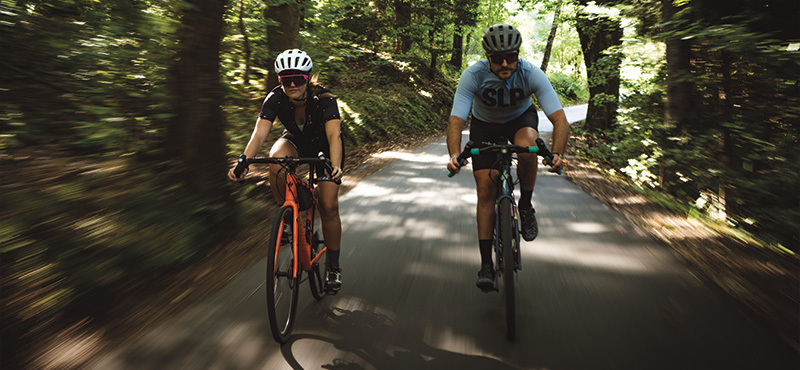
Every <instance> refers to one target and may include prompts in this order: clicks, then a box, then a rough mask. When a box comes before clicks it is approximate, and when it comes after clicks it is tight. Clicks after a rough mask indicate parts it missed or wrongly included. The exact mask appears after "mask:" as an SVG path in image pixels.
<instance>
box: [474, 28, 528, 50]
mask: <svg viewBox="0 0 800 370" xmlns="http://www.w3.org/2000/svg"><path fill="white" fill-rule="evenodd" d="M520 45H522V35H521V34H520V33H519V31H518V30H517V29H516V28H515V27H514V26H512V25H510V24H506V23H501V24H495V25H494V26H491V27H489V28H488V29H486V32H485V33H484V34H483V50H486V52H487V53H502V52H508V51H512V50H517V49H519V46H520Z"/></svg>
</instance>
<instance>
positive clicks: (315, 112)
mask: <svg viewBox="0 0 800 370" xmlns="http://www.w3.org/2000/svg"><path fill="white" fill-rule="evenodd" d="M312 91H314V93H311V92H312ZM309 92H310V93H311V94H310V98H309V99H308V101H307V102H306V114H305V116H306V122H305V123H304V124H303V125H302V129H301V128H300V127H301V125H298V123H297V122H295V120H294V117H295V114H294V113H295V106H294V104H292V102H291V101H290V100H289V97H288V96H286V94H285V93H284V92H283V89H282V88H281V86H277V87H275V88H274V89H273V90H272V92H270V93H269V95H267V98H266V99H264V103H263V104H262V105H261V114H260V115H259V116H260V117H261V118H263V119H266V120H270V121H272V122H274V121H275V117H278V118H279V119H280V120H281V123H283V127H284V128H286V131H288V132H289V133H291V136H292V137H293V138H294V139H295V140H293V143H294V144H295V145H297V146H305V144H315V145H314V146H317V147H324V148H326V149H327V148H328V147H329V145H328V137H327V135H326V134H325V123H326V122H328V121H330V120H332V119H340V116H339V106H338V105H337V104H336V97H335V96H334V95H333V94H331V91H330V90H328V89H325V88H312V87H311V86H309ZM285 133H286V132H284V134H285Z"/></svg>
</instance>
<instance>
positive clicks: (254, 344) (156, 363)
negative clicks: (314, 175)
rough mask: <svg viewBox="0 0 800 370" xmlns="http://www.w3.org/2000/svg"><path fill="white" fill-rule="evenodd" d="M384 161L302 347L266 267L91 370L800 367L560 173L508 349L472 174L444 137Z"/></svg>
mask: <svg viewBox="0 0 800 370" xmlns="http://www.w3.org/2000/svg"><path fill="white" fill-rule="evenodd" d="M584 109H585V106H584ZM567 114H568V117H570V118H571V119H573V120H574V118H575V117H576V116H575V115H574V114H573V113H571V112H570V111H568V112H567ZM584 114H585V113H584ZM545 121H546V120H545ZM541 129H542V131H545V128H544V127H541ZM466 141H467V140H466V137H465V138H464V142H466ZM383 155H384V156H390V157H393V158H395V160H394V161H393V162H392V163H391V164H390V165H388V166H386V167H385V168H383V169H381V170H379V171H378V172H377V173H375V174H374V175H372V176H370V177H368V178H366V179H364V180H363V181H361V182H360V183H359V184H358V185H356V186H355V187H354V188H353V189H352V190H351V191H350V192H348V193H347V194H346V195H345V196H343V197H342V199H341V207H340V209H341V213H342V222H343V241H342V242H343V243H342V244H343V252H342V257H341V261H342V267H343V283H344V287H343V290H342V292H341V293H340V294H338V295H336V296H329V297H326V298H325V299H323V300H322V301H320V302H317V301H314V299H313V298H312V297H311V294H310V290H309V288H308V283H307V282H306V283H304V284H303V286H302V287H301V291H300V293H301V294H300V303H299V305H300V306H299V308H298V313H297V316H298V317H297V322H296V324H295V328H294V334H293V336H292V337H291V340H290V342H289V343H287V344H284V345H283V346H280V345H278V344H277V343H275V342H274V341H273V340H272V337H271V335H270V332H269V326H268V325H269V324H268V322H267V313H266V312H267V309H266V303H265V294H266V292H265V288H264V283H265V269H266V261H259V262H258V263H256V264H255V265H253V266H252V267H251V268H249V269H247V270H246V271H244V272H242V273H241V274H240V275H239V276H238V277H237V278H236V279H234V280H233V281H232V282H231V283H230V284H229V285H227V286H226V287H225V288H223V289H222V290H220V291H219V292H218V293H217V294H215V295H213V296H211V297H209V298H208V299H206V300H205V301H203V302H201V303H200V304H198V305H196V306H194V307H192V308H191V309H189V310H187V311H186V312H185V313H184V314H183V315H182V316H180V317H177V318H175V319H174V320H171V321H169V322H167V323H165V324H163V325H161V326H159V327H156V328H153V329H152V330H151V331H150V332H149V333H148V334H146V335H145V336H144V337H142V338H141V339H140V340H138V341H136V342H135V343H133V344H131V345H130V346H128V347H124V348H119V349H117V350H116V351H113V352H111V353H107V354H105V355H104V356H102V357H101V358H99V359H98V360H97V361H95V362H94V363H92V364H91V365H90V366H89V368H91V369H103V370H108V369H230V370H234V369H237V370H238V369H242V370H244V369H341V370H349V369H552V370H562V369H615V370H616V369H796V368H799V367H798V365H800V361H799V360H798V355H797V353H795V352H793V351H792V350H790V349H788V347H787V346H786V345H784V344H783V342H781V341H779V340H778V339H777V338H775V337H774V335H773V334H772V332H771V331H769V330H767V329H765V328H762V327H760V324H759V323H758V322H756V321H754V320H752V319H750V318H749V317H748V315H746V314H745V313H744V311H743V310H742V309H740V307H739V306H738V305H737V304H736V302H734V301H732V300H731V299H730V298H728V297H727V296H725V295H724V294H723V293H722V292H721V291H720V290H718V289H716V288H715V287H713V286H712V285H711V284H709V283H707V282H705V281H703V280H701V279H699V278H697V277H696V276H695V274H693V273H692V272H691V269H690V268H689V267H688V266H687V265H686V264H685V263H684V262H682V261H681V260H680V258H679V257H677V256H676V255H675V254H674V253H672V252H671V251H670V249H669V248H668V247H667V246H665V245H663V244H661V243H659V242H658V241H656V240H655V239H654V238H652V237H650V236H648V235H646V234H645V233H643V232H642V231H640V230H639V229H637V227H635V226H633V225H632V224H631V223H630V222H628V221H627V220H626V219H625V218H624V217H623V216H622V215H621V214H619V213H617V212H616V211H614V210H612V209H611V208H609V207H607V206H606V205H604V204H602V203H601V202H599V201H598V200H596V199H594V198H592V197H591V196H589V195H587V194H586V193H585V192H583V191H582V190H581V189H580V188H578V187H577V186H576V185H574V184H572V183H570V182H568V181H567V180H566V179H565V178H564V177H563V176H557V175H553V174H549V173H546V174H542V173H540V176H539V179H538V182H537V185H536V192H535V194H534V207H535V208H536V211H537V213H536V214H537V218H538V222H539V230H540V232H539V237H538V238H537V239H536V240H535V241H533V242H523V245H522V258H523V269H522V270H521V271H520V272H519V273H518V274H517V313H518V316H517V323H518V325H517V338H516V340H514V341H509V340H507V339H506V337H505V326H504V325H505V321H504V316H503V315H504V309H503V307H504V306H503V304H504V301H503V296H502V294H500V293H489V294H486V293H482V292H480V291H479V290H478V289H477V288H476V287H475V278H476V274H477V271H478V267H479V260H480V258H479V254H478V247H477V232H476V227H475V215H474V211H475V205H476V195H475V187H474V181H473V178H472V172H471V170H470V169H469V168H468V167H467V168H465V169H464V171H462V173H461V174H459V175H457V176H455V177H454V178H448V177H447V176H446V175H445V174H446V169H445V163H446V161H447V150H446V147H445V143H444V141H440V142H437V143H434V144H432V145H429V146H427V147H425V148H422V149H420V150H416V151H413V152H393V153H384V154H383Z"/></svg>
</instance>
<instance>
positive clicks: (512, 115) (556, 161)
mask: <svg viewBox="0 0 800 370" xmlns="http://www.w3.org/2000/svg"><path fill="white" fill-rule="evenodd" d="M521 44H522V36H521V35H520V32H519V31H518V30H517V29H516V28H515V27H513V26H511V25H509V24H505V23H503V24H495V25H493V26H491V27H489V28H488V29H487V30H486V32H485V33H484V35H483V49H484V51H485V52H486V59H485V60H481V61H478V62H477V63H475V64H473V65H471V66H469V67H468V68H467V69H466V70H464V72H463V73H462V74H461V78H460V80H459V82H458V88H457V89H456V94H455V98H454V99H453V109H452V110H451V111H450V119H449V122H448V127H447V149H448V151H449V153H450V162H448V163H447V169H448V170H449V171H450V172H453V173H456V172H458V171H459V164H458V159H457V157H458V155H459V153H460V152H461V131H462V130H463V128H464V124H465V123H466V121H467V118H468V116H469V114H470V108H471V113H472V121H471V124H470V131H469V135H470V140H471V141H473V142H475V143H476V144H481V143H487V142H491V143H506V142H508V141H511V142H512V143H514V144H515V145H520V146H536V139H537V138H538V137H539V132H538V127H539V118H538V115H537V113H536V108H535V107H534V106H533V104H532V102H531V95H536V98H537V99H538V101H539V103H540V104H541V105H542V108H543V110H544V112H545V114H546V115H547V117H548V118H549V119H550V122H552V123H553V147H552V149H553V166H552V168H551V169H550V172H557V171H559V170H560V169H561V168H562V167H563V165H564V164H563V161H562V158H561V154H562V153H564V150H565V149H566V146H567V138H568V136H569V123H568V122H567V117H566V115H565V114H564V110H563V109H562V108H561V103H560V102H559V100H558V95H556V92H555V91H554V90H553V86H552V85H551V84H550V80H548V79H547V76H546V75H545V74H544V72H542V70H541V69H539V68H538V67H536V66H535V65H533V64H531V63H530V62H528V61H526V60H523V59H519V47H520V45H521ZM494 160H495V157H494V156H489V155H478V156H475V157H473V163H472V168H473V170H474V171H473V174H474V178H475V184H476V188H477V192H478V207H477V212H476V218H477V224H478V244H479V246H480V251H481V269H480V271H479V272H478V281H477V282H476V285H477V286H478V288H480V289H481V290H483V291H490V290H494V289H495V282H494V279H495V271H494V267H493V266H494V265H493V263H492V234H493V230H494V226H495V225H494V222H495V213H494V204H495V200H496V199H497V188H496V185H495V184H496V183H497V181H499V173H498V172H497V171H496V170H493V169H492V164H493V163H494ZM518 160H519V163H518V168H517V176H518V177H519V182H520V192H521V196H520V199H519V202H518V205H517V207H518V209H519V214H520V218H521V221H522V226H521V229H522V230H520V231H521V234H522V237H523V238H524V239H525V240H527V241H531V240H533V239H534V238H536V235H537V234H538V231H539V230H538V226H537V224H536V217H535V215H534V213H535V211H534V209H533V205H532V204H531V197H532V196H533V187H534V184H535V183H536V172H537V169H538V161H537V157H536V154H535V153H528V154H519V155H518Z"/></svg>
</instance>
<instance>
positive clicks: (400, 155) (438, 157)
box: [372, 152, 447, 168]
mask: <svg viewBox="0 0 800 370" xmlns="http://www.w3.org/2000/svg"><path fill="white" fill-rule="evenodd" d="M372 156H373V157H377V158H392V159H400V160H404V161H408V162H416V163H426V164H429V163H441V164H442V167H443V168H444V165H445V164H446V163H447V153H446V152H444V153H441V154H430V153H409V152H382V153H377V154H373V155H372Z"/></svg>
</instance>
